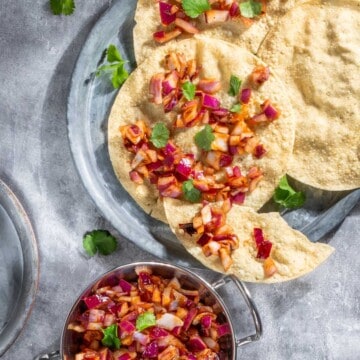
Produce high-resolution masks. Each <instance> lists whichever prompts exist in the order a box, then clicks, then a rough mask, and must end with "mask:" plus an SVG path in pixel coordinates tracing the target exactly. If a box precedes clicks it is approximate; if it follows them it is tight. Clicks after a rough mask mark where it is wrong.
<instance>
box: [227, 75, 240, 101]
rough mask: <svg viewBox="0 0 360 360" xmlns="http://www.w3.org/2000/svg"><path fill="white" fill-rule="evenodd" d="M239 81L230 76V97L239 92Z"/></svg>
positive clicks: (235, 77)
mask: <svg viewBox="0 0 360 360" xmlns="http://www.w3.org/2000/svg"><path fill="white" fill-rule="evenodd" d="M240 86H241V80H240V79H239V78H238V77H237V76H235V75H231V77H230V88H229V95H230V96H237V95H238V94H239V91H240Z"/></svg>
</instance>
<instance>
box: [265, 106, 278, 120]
mask: <svg viewBox="0 0 360 360" xmlns="http://www.w3.org/2000/svg"><path fill="white" fill-rule="evenodd" d="M264 113H265V115H266V117H267V118H268V119H269V120H275V119H277V118H278V117H279V112H278V111H277V110H276V109H275V108H274V107H273V106H272V105H271V104H268V105H267V106H266V107H265V108H264Z"/></svg>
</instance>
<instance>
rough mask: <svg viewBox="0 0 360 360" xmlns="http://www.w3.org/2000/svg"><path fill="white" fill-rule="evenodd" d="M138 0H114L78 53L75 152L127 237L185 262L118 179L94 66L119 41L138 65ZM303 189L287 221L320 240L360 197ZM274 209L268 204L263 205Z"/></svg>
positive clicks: (101, 203)
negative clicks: (135, 36) (135, 38)
mask: <svg viewBox="0 0 360 360" xmlns="http://www.w3.org/2000/svg"><path fill="white" fill-rule="evenodd" d="M135 7H136V1H134V0H118V1H114V2H113V5H112V6H111V8H110V9H109V10H108V11H107V12H106V13H104V15H103V16H102V17H101V18H100V20H99V21H98V22H97V24H96V25H95V26H94V28H93V29H92V31H91V32H90V34H89V36H88V39H87V40H86V42H85V44H84V46H83V49H82V51H81V53H80V56H79V58H78V61H77V64H76V67H75V70H74V73H73V76H72V81H71V89H70V94H69V99H68V114H67V115H68V133H69V139H70V146H71V151H72V154H73V158H74V161H75V164H76V167H77V169H78V172H79V174H80V177H81V179H82V182H83V184H84V186H85V188H86V189H87V190H88V192H89V194H90V196H91V197H92V199H93V200H94V202H95V204H96V205H97V207H98V208H99V209H100V210H101V211H102V213H103V215H104V216H105V217H106V218H107V219H108V220H109V221H110V222H111V223H112V224H113V226H114V227H115V228H116V229H118V231H119V232H120V233H121V234H122V235H123V236H124V237H125V238H127V239H128V240H130V241H132V242H134V243H135V244H137V245H138V246H139V247H140V248H142V249H143V250H145V251H148V252H149V253H151V254H153V255H155V256H158V257H160V258H163V259H166V260H168V261H171V262H172V261H174V262H175V263H177V264H179V265H183V266H198V265H199V264H198V263H197V262H196V261H195V260H194V259H193V258H192V257H191V256H190V255H188V254H187V253H186V252H185V250H184V249H183V247H182V246H181V245H180V244H179V242H178V241H177V239H176V238H175V237H174V235H173V234H172V232H171V231H170V229H169V227H168V226H167V225H165V224H163V223H161V222H159V221H157V220H154V219H153V218H151V217H150V216H148V215H147V214H145V213H144V212H143V211H142V209H141V208H140V207H139V206H138V205H137V204H136V203H135V202H134V201H133V200H132V198H131V197H130V196H129V195H128V193H127V192H126V191H125V190H124V189H123V188H122V186H121V185H120V183H119V181H118V180H117V178H116V176H115V174H114V172H113V169H112V166H111V162H110V159H109V155H108V150H107V118H108V114H109V111H110V108H111V104H112V103H113V101H114V98H115V96H116V93H117V92H116V91H114V90H113V88H112V85H111V82H110V80H109V79H108V78H106V76H105V77H104V76H101V77H96V76H95V70H96V69H97V67H98V66H99V65H100V64H101V63H102V61H103V60H104V54H105V53H104V51H105V49H106V48H107V47H108V46H109V44H115V45H116V46H117V47H118V49H119V50H120V52H121V54H122V55H123V57H124V58H125V59H126V60H127V61H128V64H127V67H128V70H129V71H132V70H134V69H135V67H136V61H135V57H134V51H133V38H132V30H133V27H134V12H135ZM292 183H293V185H294V186H295V187H296V188H300V189H301V190H304V191H305V192H306V194H307V202H306V204H305V206H304V207H303V208H302V209H299V210H294V211H291V212H288V213H284V214H283V216H284V218H285V219H286V220H287V221H288V223H289V224H290V225H291V226H292V227H294V228H296V229H299V230H300V231H302V232H304V233H305V234H306V235H307V236H308V237H309V238H310V239H311V240H312V241H318V240H320V239H321V238H322V237H324V236H325V235H326V234H328V233H329V232H330V231H331V230H332V229H334V228H335V227H336V226H338V225H339V224H340V223H341V222H342V221H343V220H344V218H345V217H346V215H347V214H348V213H349V212H350V210H351V209H352V208H353V207H354V206H355V204H356V203H357V202H358V201H359V199H360V190H357V191H353V192H336V193H334V192H324V191H319V190H316V189H312V188H309V187H307V186H304V185H303V184H300V183H296V182H295V181H294V180H292ZM271 210H274V205H273V204H271V203H269V204H267V205H266V206H265V207H264V208H263V210H262V211H271Z"/></svg>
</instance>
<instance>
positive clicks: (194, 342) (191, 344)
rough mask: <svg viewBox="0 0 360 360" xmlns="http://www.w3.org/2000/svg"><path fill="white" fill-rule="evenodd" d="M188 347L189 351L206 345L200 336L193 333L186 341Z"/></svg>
mask: <svg viewBox="0 0 360 360" xmlns="http://www.w3.org/2000/svg"><path fill="white" fill-rule="evenodd" d="M188 348H189V349H190V351H193V352H199V351H202V350H205V349H207V346H206V344H205V343H204V341H203V340H202V339H201V337H200V336H196V335H194V336H191V337H190V339H189V341H188Z"/></svg>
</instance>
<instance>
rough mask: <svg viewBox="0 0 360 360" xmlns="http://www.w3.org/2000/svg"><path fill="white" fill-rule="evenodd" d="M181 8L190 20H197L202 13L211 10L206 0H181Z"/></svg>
mask: <svg viewBox="0 0 360 360" xmlns="http://www.w3.org/2000/svg"><path fill="white" fill-rule="evenodd" d="M182 7H183V9H184V11H185V14H186V15H187V16H190V17H191V18H197V17H198V16H199V15H201V14H202V13H203V12H205V11H207V10H210V9H211V6H210V3H209V1H208V0H183V1H182Z"/></svg>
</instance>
